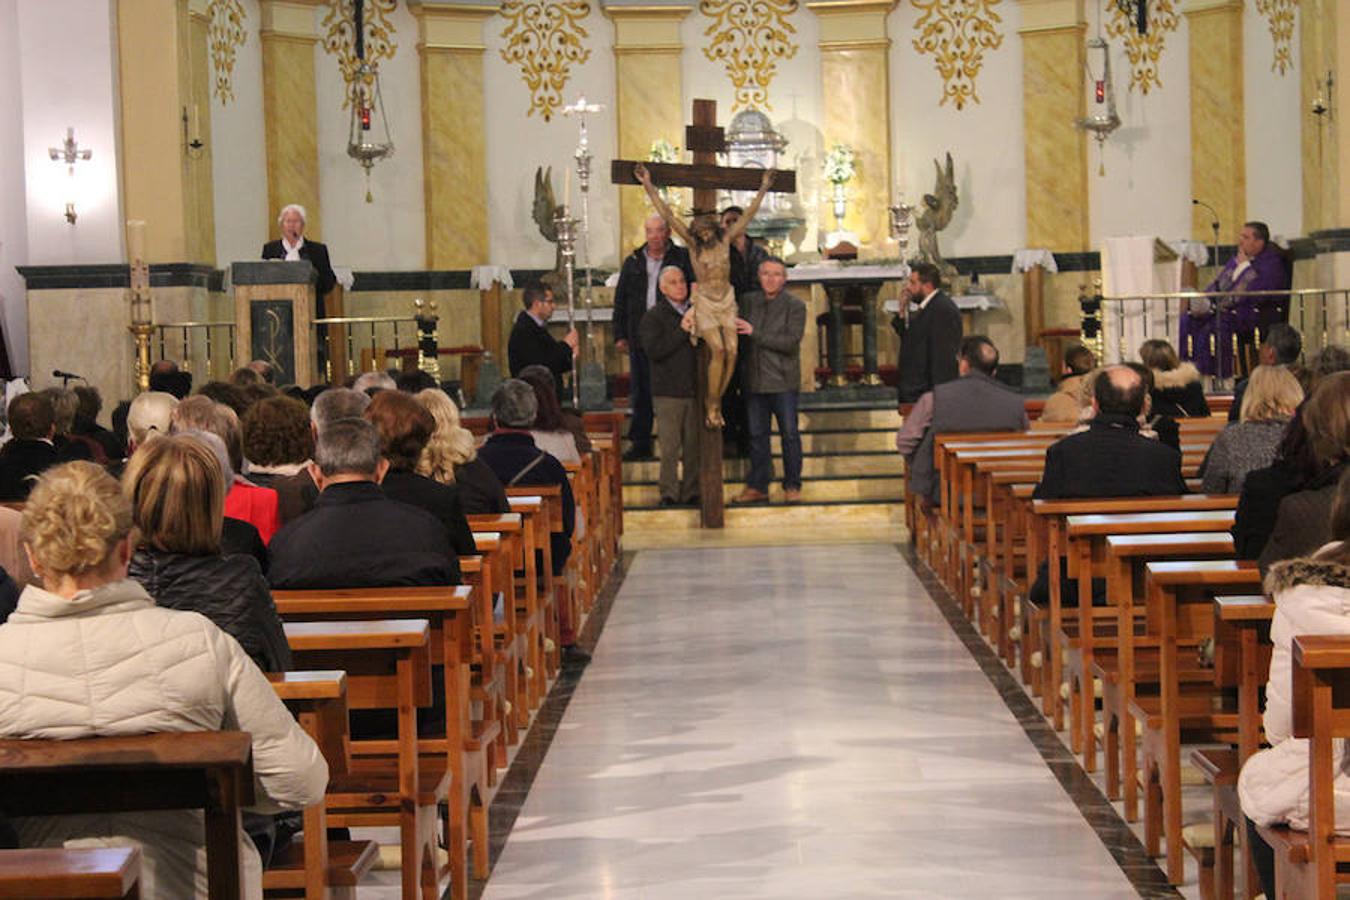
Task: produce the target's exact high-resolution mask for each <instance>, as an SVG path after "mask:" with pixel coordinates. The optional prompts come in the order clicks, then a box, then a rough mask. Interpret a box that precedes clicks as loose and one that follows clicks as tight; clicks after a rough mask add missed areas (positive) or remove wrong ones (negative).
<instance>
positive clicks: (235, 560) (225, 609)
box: [127, 547, 291, 672]
mask: <svg viewBox="0 0 1350 900" xmlns="http://www.w3.org/2000/svg"><path fill="white" fill-rule="evenodd" d="M127 574H128V575H129V576H130V577H131V578H134V579H135V580H136V581H139V582H140V583H141V587H143V588H145V592H146V593H147V594H149V595H150V596H151V597H154V598H155V603H156V604H158V605H159V606H163V607H166V608H168V609H180V610H187V611H189V612H196V613H201V614H202V615H204V616H206V617H207V618H208V619H210V620H211V621H212V622H214V623H215V624H216V625H217V626H218V627H219V628H220V629H221V630H222V631H224V632H225V633H226V634H228V635H230V636H231V637H233V638H234V639H235V640H236V641H238V642H239V645H240V646H241V647H243V648H244V652H245V653H247V654H248V655H249V656H250V657H252V658H253V661H254V662H255V663H257V664H258V668H260V669H262V670H263V671H264V672H284V671H286V670H287V669H289V668H290V667H291V648H290V646H289V645H288V644H287V643H286V634H285V632H284V631H282V628H281V619H280V617H278V616H277V609H276V606H274V605H273V603H272V592H271V591H269V590H268V588H267V580H266V579H264V578H263V574H262V572H261V571H260V570H259V569H258V564H257V563H256V562H255V561H254V560H253V558H252V557H248V556H187V555H185V554H182V553H165V552H163V551H160V550H154V549H150V548H146V547H142V548H141V549H139V550H137V551H136V555H135V556H133V557H132V558H131V568H130V570H129V571H128V573H127Z"/></svg>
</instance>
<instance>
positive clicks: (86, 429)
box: [71, 415, 127, 460]
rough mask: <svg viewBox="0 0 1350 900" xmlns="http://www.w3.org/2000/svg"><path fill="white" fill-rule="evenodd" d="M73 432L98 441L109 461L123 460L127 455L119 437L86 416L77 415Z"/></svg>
mask: <svg viewBox="0 0 1350 900" xmlns="http://www.w3.org/2000/svg"><path fill="white" fill-rule="evenodd" d="M71 431H72V432H73V433H75V434H78V435H82V436H84V437H87V438H92V439H93V440H95V441H98V443H99V445H100V446H102V447H103V453H104V455H106V456H107V457H108V459H109V460H116V459H122V458H124V457H125V456H126V455H127V448H126V445H125V444H123V443H122V442H121V441H120V440H119V439H118V437H117V435H115V434H113V433H112V432H111V431H109V430H108V429H106V428H104V427H103V426H102V425H100V424H98V423H97V422H95V421H93V420H92V419H86V418H85V417H84V416H81V415H76V416H75V424H74V425H73V426H71Z"/></svg>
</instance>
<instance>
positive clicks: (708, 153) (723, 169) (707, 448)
mask: <svg viewBox="0 0 1350 900" xmlns="http://www.w3.org/2000/svg"><path fill="white" fill-rule="evenodd" d="M684 145H685V147H686V148H688V149H689V150H690V151H692V152H693V154H694V164H693V165H679V164H674V163H650V162H649V163H644V165H646V167H647V171H648V172H649V173H651V176H652V184H654V185H657V186H659V187H691V188H693V189H694V210H693V212H694V215H695V216H700V215H716V214H717V191H718V190H719V189H721V190H731V191H757V190H759V185H760V181H761V180H762V179H763V178H764V170H763V169H756V168H749V167H747V168H737V167H732V166H719V165H718V164H717V154H718V153H721V152H724V151H725V150H726V148H727V142H726V133H725V131H724V130H723V129H722V128H721V127H720V126H719V125H718V124H717V101H716V100H695V101H694V121H693V124H692V125H686V126H685V129H684ZM636 166H637V161H635V160H629V159H616V160H614V161H613V162H611V163H610V168H609V176H610V181H611V182H612V183H614V184H619V185H638V184H641V182H639V181H638V180H637V175H636V174H634V171H633V170H634V168H635V167H636ZM769 190H770V191H773V192H775V193H787V194H792V193H796V191H797V175H796V173H795V172H792V171H790V170H780V171H777V172H775V173H774V176H773V183H772V184H771V185H770V186H769ZM706 356H707V350H706V349H704V350H703V351H701V352H700V353H699V365H698V371H699V389H698V394H699V398H700V403H699V412H698V416H699V418H700V419H702V418H703V414H702V407H703V404H702V398H703V397H705V396H706V395H707V388H706V386H705V385H704V384H703V381H704V379H705V377H706V373H707V368H708V366H707V359H706ZM699 450H700V453H699V479H698V481H699V498H700V504H701V516H700V520H701V523H702V525H703V527H704V528H721V527H722V525H723V519H724V498H723V496H722V491H723V486H722V431H721V429H720V428H709V427H708V426H707V424H706V423H705V424H704V426H703V431H702V440H701V441H700V443H699Z"/></svg>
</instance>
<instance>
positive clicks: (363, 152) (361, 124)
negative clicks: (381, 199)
mask: <svg viewBox="0 0 1350 900" xmlns="http://www.w3.org/2000/svg"><path fill="white" fill-rule="evenodd" d="M352 7H353V9H354V12H355V18H356V33H355V40H356V59H357V62H358V65H357V67H356V71H355V72H354V73H353V75H352V87H351V90H352V96H351V101H352V123H351V128H350V130H349V131H348V135H347V155H348V156H350V157H351V158H352V159H354V160H356V161H357V162H358V163H360V164H361V168H363V169H365V170H366V202H367V203H373V202H374V200H375V197H374V195H373V194H372V193H371V191H370V170H371V169H372V168H373V167H374V166H375V163H377V162H379V161H380V160H382V159H385V158H387V157H390V156H392V155H393V154H394V140H393V138H392V137H390V134H389V117H388V116H387V115H385V111H384V97H383V96H382V95H381V93H380V70H379V66H377V65H372V64H371V63H368V62H367V61H366V23H365V9H364V7H365V4H364V2H363V0H353V3H352ZM377 115H378V116H379V119H380V124H381V126H383V129H384V141H383V143H381V142H379V141H377V140H375V139H374V138H375V134H374V129H373V127H372V126H373V125H374V120H375V117H376V116H377Z"/></svg>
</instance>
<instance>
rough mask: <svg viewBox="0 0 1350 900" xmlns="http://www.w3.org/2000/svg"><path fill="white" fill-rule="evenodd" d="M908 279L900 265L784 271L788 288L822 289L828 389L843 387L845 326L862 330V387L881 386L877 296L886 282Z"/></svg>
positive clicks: (824, 265)
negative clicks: (859, 326) (817, 286)
mask: <svg viewBox="0 0 1350 900" xmlns="http://www.w3.org/2000/svg"><path fill="white" fill-rule="evenodd" d="M908 277H909V266H907V265H905V264H904V263H895V264H877V265H867V264H861V265H858V264H850V265H843V264H840V263H821V264H818V265H809V266H794V267H793V268H791V269H788V273H787V280H788V284H789V285H814V284H818V285H820V286H821V287H822V288H824V289H825V296H826V297H827V298H828V300H829V310H828V311H827V312H826V313H825V316H824V317H823V318H824V319H825V322H824V324H825V332H826V334H825V341H826V364H827V366H828V367H829V369H830V383H831V384H832V385H835V386H840V385H843V384H844V383H845V377H844V372H845V364H844V328H845V326H847V325H849V324H860V325H861V326H862V355H863V376H862V381H863V384H865V385H879V384H881V375H880V374H879V370H880V366H879V362H878V359H877V317H878V303H877V296H878V294H879V292H880V290H881V286H882V285H883V284H885V283H886V282H888V281H904V280H905V279H907V278H908Z"/></svg>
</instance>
